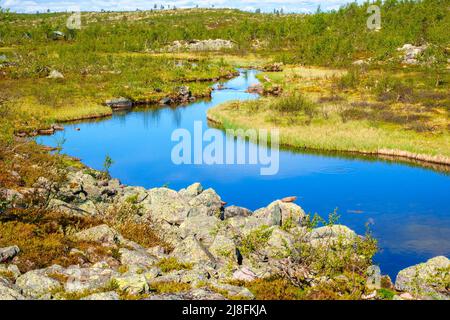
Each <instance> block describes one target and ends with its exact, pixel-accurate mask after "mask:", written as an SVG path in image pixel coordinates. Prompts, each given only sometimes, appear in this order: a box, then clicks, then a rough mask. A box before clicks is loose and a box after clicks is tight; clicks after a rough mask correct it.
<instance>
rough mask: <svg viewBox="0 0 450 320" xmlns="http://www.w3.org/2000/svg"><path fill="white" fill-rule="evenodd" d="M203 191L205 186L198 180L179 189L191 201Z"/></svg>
mask: <svg viewBox="0 0 450 320" xmlns="http://www.w3.org/2000/svg"><path fill="white" fill-rule="evenodd" d="M202 192H203V186H202V185H201V184H200V183H198V182H196V183H193V184H191V185H190V186H189V187H187V188H186V189H181V190H180V191H178V193H179V194H180V195H181V196H182V197H183V198H184V199H186V200H187V201H190V200H191V199H193V198H195V197H196V196H198V195H199V194H200V193H202Z"/></svg>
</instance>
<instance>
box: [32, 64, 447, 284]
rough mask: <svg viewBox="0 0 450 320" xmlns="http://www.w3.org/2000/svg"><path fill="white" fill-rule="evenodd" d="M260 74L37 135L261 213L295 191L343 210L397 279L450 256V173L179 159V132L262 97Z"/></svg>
mask: <svg viewBox="0 0 450 320" xmlns="http://www.w3.org/2000/svg"><path fill="white" fill-rule="evenodd" d="M255 74H256V72H255V71H247V72H244V71H243V72H242V73H241V75H240V76H239V77H238V78H235V79H233V80H231V81H229V82H227V83H226V84H225V86H226V88H227V89H225V90H218V91H214V92H213V95H212V99H211V100H210V101H200V102H196V103H193V104H190V105H189V106H180V107H177V108H169V107H167V108H153V109H151V108H150V109H146V110H138V111H133V112H129V113H126V114H116V115H113V116H112V117H111V118H108V119H104V120H102V121H95V122H92V121H91V122H84V123H78V124H68V125H66V126H65V127H66V130H65V131H63V132H58V133H57V134H55V135H53V136H43V137H39V138H38V141H39V142H40V143H43V144H47V145H53V146H55V145H57V144H58V143H60V142H61V141H65V142H64V144H63V152H64V153H67V154H69V155H72V156H75V157H79V158H81V159H82V161H83V163H85V164H86V165H88V166H91V167H93V168H96V169H102V165H103V161H104V159H105V156H106V155H109V156H110V157H111V158H112V159H113V160H114V165H113V166H112V168H111V170H110V171H111V175H112V176H113V177H116V178H119V179H120V180H121V181H122V182H123V183H125V184H128V185H140V186H144V187H146V188H151V187H160V186H163V185H168V186H169V187H170V188H172V189H180V188H184V187H186V186H187V185H189V184H191V183H193V182H196V181H198V182H201V183H202V185H203V186H204V187H212V188H214V189H215V190H216V191H217V193H218V194H219V195H220V196H221V197H222V199H223V200H224V201H226V202H227V203H228V205H233V204H234V205H239V206H244V207H248V208H249V209H252V210H255V209H257V208H260V207H263V206H266V205H267V204H269V203H270V202H272V201H273V200H275V199H279V198H283V197H285V196H291V195H296V196H298V200H297V203H298V204H299V205H300V206H302V207H303V208H304V209H305V211H307V212H310V213H316V212H317V213H319V214H320V215H322V216H323V217H327V215H328V213H330V212H332V211H333V210H334V209H335V208H338V213H339V214H340V216H341V218H340V223H342V224H345V225H347V226H349V227H350V228H352V229H354V230H355V231H356V232H358V233H360V234H363V233H364V232H365V224H366V223H367V222H369V223H370V224H371V229H372V231H373V234H374V236H375V237H376V238H377V239H378V240H379V245H380V247H381V251H380V253H378V254H377V256H376V257H375V262H376V263H378V264H379V265H380V267H381V270H382V272H383V273H385V274H389V275H390V276H391V277H395V275H396V274H397V272H398V271H399V270H400V269H402V268H405V267H407V266H410V265H413V264H416V263H419V262H423V261H425V260H426V259H428V258H431V257H434V256H436V255H445V256H449V255H450V209H449V208H450V177H449V176H448V175H446V174H443V173H438V172H434V171H431V170H428V169H423V168H418V167H412V166H408V165H405V164H399V163H392V162H385V161H381V160H369V159H366V160H365V159H361V158H349V157H343V156H329V155H328V156H325V155H317V154H307V153H295V152H291V151H281V152H280V170H279V173H278V174H277V175H274V176H261V175H260V168H261V167H260V166H259V165H212V166H208V165H175V164H173V163H172V161H171V150H172V148H173V147H174V145H175V144H176V143H175V142H172V141H171V134H172V132H173V130H175V129H177V128H186V129H188V130H190V131H192V129H193V123H194V121H202V122H203V129H204V130H206V129H207V128H208V124H207V121H206V111H207V110H208V109H209V108H211V107H213V106H215V105H217V104H220V103H223V102H225V101H229V100H237V99H240V100H245V99H256V98H257V96H256V95H254V94H249V93H246V92H245V90H246V88H247V87H248V86H249V85H251V84H253V83H256V82H257V79H256V78H255ZM76 128H79V131H77V130H75V129H76ZM214 130H217V129H214ZM217 131H218V132H221V131H220V130H217ZM221 134H223V133H221Z"/></svg>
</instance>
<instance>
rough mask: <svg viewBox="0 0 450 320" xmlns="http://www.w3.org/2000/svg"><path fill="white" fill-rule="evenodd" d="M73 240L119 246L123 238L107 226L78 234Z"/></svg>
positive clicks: (100, 226)
mask: <svg viewBox="0 0 450 320" xmlns="http://www.w3.org/2000/svg"><path fill="white" fill-rule="evenodd" d="M73 238H74V239H76V240H80V241H92V242H99V243H103V244H109V245H115V244H118V243H120V241H121V240H122V236H121V235H120V234H119V233H118V232H117V231H115V230H114V229H112V228H110V227H109V226H108V225H106V224H102V225H99V226H96V227H92V228H89V229H86V230H82V231H80V232H77V233H75V234H74V235H73Z"/></svg>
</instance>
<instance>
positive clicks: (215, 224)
mask: <svg viewBox="0 0 450 320" xmlns="http://www.w3.org/2000/svg"><path fill="white" fill-rule="evenodd" d="M220 223H221V221H220V219H218V218H216V217H214V216H194V217H188V218H187V219H186V220H185V221H184V222H183V223H182V224H181V225H180V228H179V229H178V234H179V235H180V237H181V238H182V239H185V238H187V237H188V236H190V235H195V236H196V237H197V239H198V240H200V241H201V242H202V243H204V244H205V245H206V246H209V245H210V244H211V243H212V242H213V240H214V237H215V235H216V234H217V232H218V228H219V226H220Z"/></svg>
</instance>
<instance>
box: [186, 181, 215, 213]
mask: <svg viewBox="0 0 450 320" xmlns="http://www.w3.org/2000/svg"><path fill="white" fill-rule="evenodd" d="M189 205H190V206H191V207H192V209H191V211H189V216H197V215H202V216H216V217H220V216H221V210H222V206H223V205H222V200H221V199H220V197H219V195H218V194H217V193H216V192H215V191H214V190H213V189H211V188H210V189H207V190H205V191H203V192H202V193H200V194H199V195H198V196H196V197H195V198H193V199H191V200H190V201H189Z"/></svg>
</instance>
